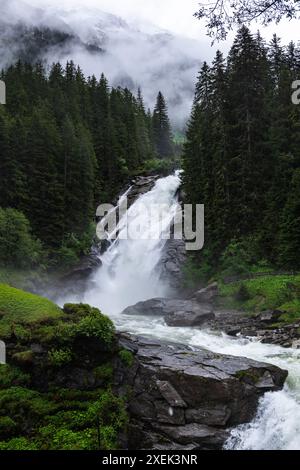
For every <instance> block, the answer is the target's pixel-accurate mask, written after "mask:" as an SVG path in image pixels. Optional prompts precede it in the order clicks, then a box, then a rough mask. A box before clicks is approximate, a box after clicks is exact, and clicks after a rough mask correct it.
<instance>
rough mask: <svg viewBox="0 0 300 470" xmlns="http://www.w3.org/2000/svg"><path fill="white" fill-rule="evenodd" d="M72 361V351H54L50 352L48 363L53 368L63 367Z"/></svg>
mask: <svg viewBox="0 0 300 470" xmlns="http://www.w3.org/2000/svg"><path fill="white" fill-rule="evenodd" d="M71 361H72V351H71V349H52V350H51V351H49V352H48V362H49V364H50V365H51V366H54V367H61V366H64V365H66V364H69V363H70V362H71Z"/></svg>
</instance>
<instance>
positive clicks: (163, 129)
mask: <svg viewBox="0 0 300 470" xmlns="http://www.w3.org/2000/svg"><path fill="white" fill-rule="evenodd" d="M152 129H153V136H154V142H155V148H156V152H157V154H158V155H159V157H160V158H167V157H170V156H172V155H173V154H174V148H173V143H172V134H171V126H170V121H169V117H168V108H167V105H166V101H165V98H164V96H163V95H162V93H161V92H159V93H158V96H157V101H156V105H155V108H154V112H153V123H152Z"/></svg>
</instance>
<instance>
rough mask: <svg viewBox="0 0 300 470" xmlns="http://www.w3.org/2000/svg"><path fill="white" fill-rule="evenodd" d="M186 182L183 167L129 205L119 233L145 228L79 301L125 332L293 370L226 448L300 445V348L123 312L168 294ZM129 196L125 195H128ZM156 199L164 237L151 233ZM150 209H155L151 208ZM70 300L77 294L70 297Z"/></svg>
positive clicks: (105, 260) (119, 246) (113, 250)
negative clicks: (170, 240)
mask: <svg viewBox="0 0 300 470" xmlns="http://www.w3.org/2000/svg"><path fill="white" fill-rule="evenodd" d="M179 186H180V174H179V173H178V172H177V173H176V174H174V175H172V176H168V177H167V178H162V179H160V180H158V181H157V183H156V185H155V187H154V188H153V189H152V191H150V192H148V193H147V194H144V195H142V196H141V197H140V198H139V199H138V201H136V202H135V203H134V204H133V205H132V206H131V207H130V209H129V210H128V213H127V216H129V217H127V219H126V218H125V217H123V218H122V219H121V220H120V222H119V227H118V230H119V233H122V231H124V230H126V220H128V224H129V226H130V224H134V225H135V227H136V226H139V227H140V233H141V234H142V237H141V238H140V239H138V240H136V239H130V238H129V239H128V240H121V239H117V240H116V241H114V242H113V244H112V245H111V246H110V248H109V249H108V250H107V251H106V252H105V253H104V254H103V255H102V257H101V261H102V267H101V268H99V269H98V271H97V272H96V273H95V274H94V276H93V278H92V279H91V283H90V287H89V289H88V290H87V291H86V292H85V293H84V294H83V295H82V296H80V298H79V299H78V297H77V298H76V301H78V300H80V301H82V302H86V303H89V304H91V305H94V306H96V307H99V308H100V309H101V310H102V311H103V312H104V313H106V314H108V315H109V316H110V317H111V318H112V320H113V321H114V322H115V325H116V327H117V329H118V330H120V331H127V332H129V333H133V334H138V335H144V336H155V337H156V338H160V339H163V340H167V341H170V340H171V341H172V342H179V343H185V344H188V345H190V346H193V347H204V348H207V349H210V350H211V351H213V352H216V353H222V354H229V355H233V356H244V357H248V358H251V359H255V360H258V361H263V362H268V363H272V364H275V365H277V366H279V367H281V368H283V369H287V370H288V371H289V377H288V380H287V383H286V385H285V388H284V390H282V391H280V392H276V393H267V394H266V395H265V396H264V397H263V398H262V399H261V401H260V405H259V409H258V412H257V416H256V417H255V419H254V420H253V421H252V423H250V424H248V425H244V426H240V427H238V428H235V429H233V430H232V433H231V437H230V438H229V440H228V441H227V443H226V445H225V448H226V449H239V450H240V449H241V450H246V449H249V450H300V350H295V349H284V348H281V347H279V346H274V345H267V344H262V343H260V342H258V341H253V340H250V339H249V340H248V339H241V338H240V339H234V338H230V337H228V336H226V335H225V334H216V333H215V332H210V331H204V330H199V329H194V328H171V327H168V326H167V325H166V324H165V323H164V321H163V319H160V318H152V317H147V316H145V317H143V316H140V317H136V316H125V315H121V314H120V312H122V311H123V310H124V309H125V308H126V307H128V306H130V305H133V304H135V303H137V302H139V301H142V300H147V299H150V298H154V297H163V296H168V293H169V287H168V285H166V284H163V283H162V282H161V281H160V280H159V274H158V270H157V267H158V263H159V260H160V258H161V256H162V252H163V249H164V245H165V243H166V240H165V239H164V238H165V235H166V234H167V233H168V230H169V227H170V224H171V222H172V220H173V218H174V215H175V213H176V211H177V210H178V209H179V204H178V201H177V198H176V193H177V190H178V188H179ZM124 196H125V195H124ZM154 204H159V206H157V207H158V208H157V210H158V211H159V214H156V215H158V217H155V221H156V226H155V227H154V228H155V230H156V231H158V232H159V234H160V237H159V238H158V239H157V238H156V239H155V238H151V233H152V232H151V230H153V224H152V225H151V223H150V222H151V221H153V220H150V218H151V219H153V212H152V211H151V210H150V208H151V207H153V205H154ZM145 209H149V210H145ZM64 300H65V301H70V300H74V299H64Z"/></svg>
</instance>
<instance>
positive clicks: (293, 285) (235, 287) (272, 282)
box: [220, 275, 300, 321]
mask: <svg viewBox="0 0 300 470" xmlns="http://www.w3.org/2000/svg"><path fill="white" fill-rule="evenodd" d="M242 286H243V287H242ZM241 289H243V292H242V293H243V295H244V298H240V297H239V293H240V290H241ZM299 292H300V276H299V275H298V276H284V275H282V276H265V277H259V278H257V279H250V280H248V281H243V282H242V283H241V282H237V283H234V284H228V285H224V284H223V285H222V284H221V286H220V296H221V299H222V303H223V304H224V305H226V306H228V307H234V308H235V307H236V308H243V309H244V310H246V311H249V312H261V311H263V310H269V309H271V310H275V309H278V310H282V311H283V312H287V314H285V315H283V318H282V320H283V321H289V320H291V319H293V320H295V319H298V318H300V294H299ZM242 297H243V296H242Z"/></svg>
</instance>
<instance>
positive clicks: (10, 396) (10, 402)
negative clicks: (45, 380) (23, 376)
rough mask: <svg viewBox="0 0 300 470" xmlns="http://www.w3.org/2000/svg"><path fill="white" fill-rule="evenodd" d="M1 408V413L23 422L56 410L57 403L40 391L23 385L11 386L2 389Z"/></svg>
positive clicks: (0, 396) (0, 392)
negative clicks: (49, 399)
mask: <svg viewBox="0 0 300 470" xmlns="http://www.w3.org/2000/svg"><path fill="white" fill-rule="evenodd" d="M0 410H1V414H5V415H7V416H10V417H11V418H13V419H15V420H16V421H18V422H19V420H20V422H23V421H26V420H27V419H30V420H37V419H39V418H41V417H43V416H45V415H47V414H49V413H51V412H53V411H55V410H56V405H55V404H53V403H51V402H50V401H48V400H47V399H46V398H45V397H43V395H42V394H40V393H39V392H36V391H34V390H29V389H27V388H23V387H11V388H8V389H5V390H1V391H0Z"/></svg>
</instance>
